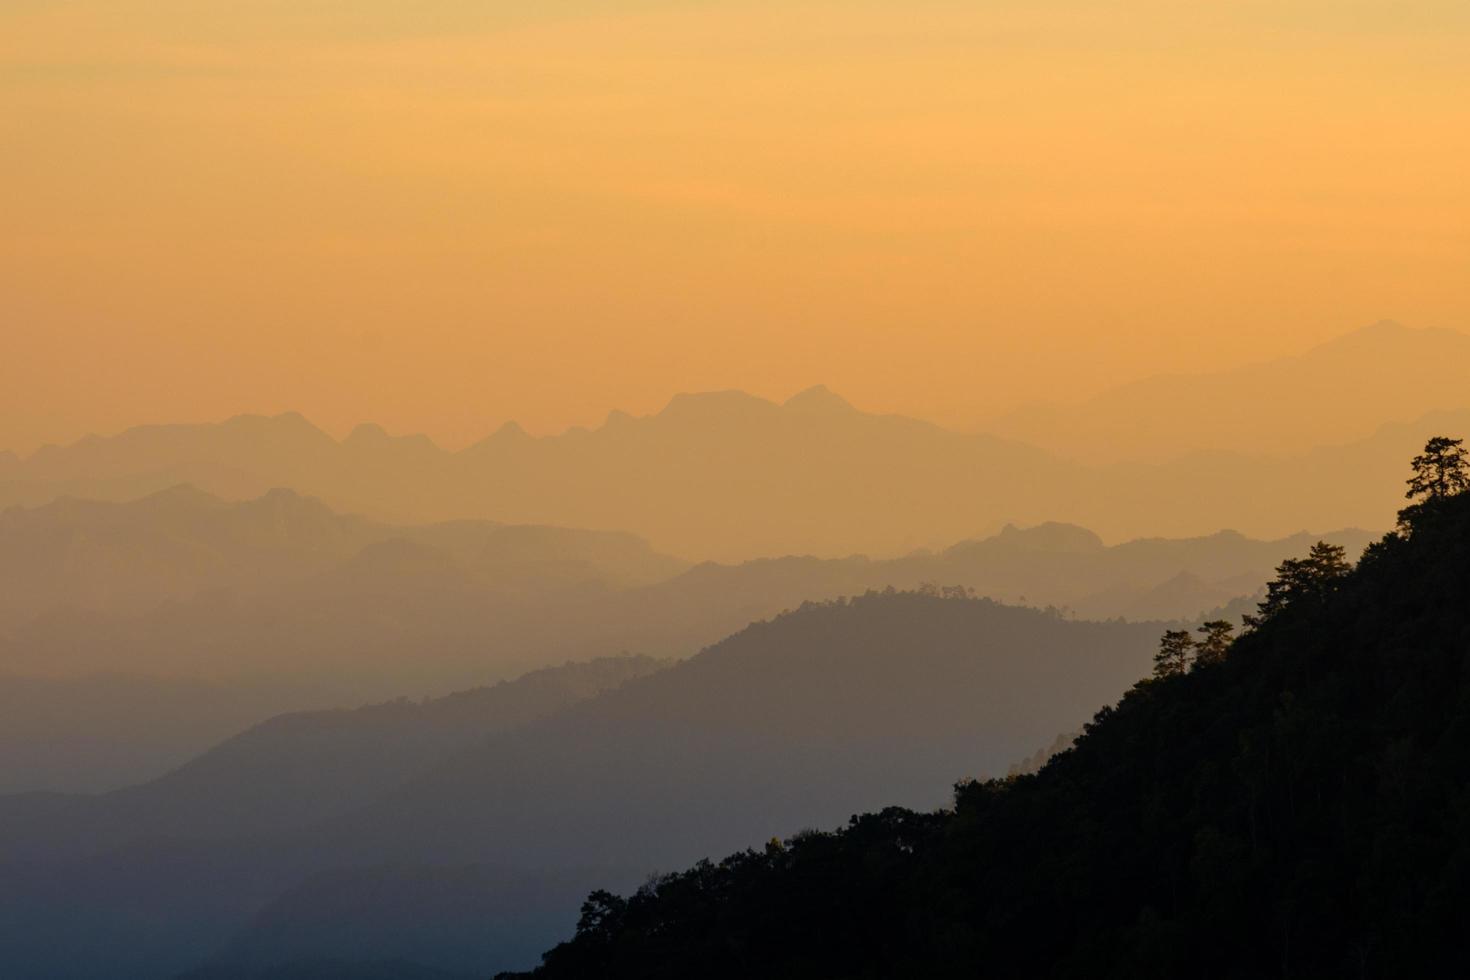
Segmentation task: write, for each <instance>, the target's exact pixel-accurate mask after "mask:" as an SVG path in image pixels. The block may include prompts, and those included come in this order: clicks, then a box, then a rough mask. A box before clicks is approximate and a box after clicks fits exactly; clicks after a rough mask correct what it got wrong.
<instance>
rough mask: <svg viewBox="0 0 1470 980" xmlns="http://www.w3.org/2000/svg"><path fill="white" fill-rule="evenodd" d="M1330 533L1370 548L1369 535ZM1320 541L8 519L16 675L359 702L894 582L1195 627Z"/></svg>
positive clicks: (288, 511)
mask: <svg viewBox="0 0 1470 980" xmlns="http://www.w3.org/2000/svg"><path fill="white" fill-rule="evenodd" d="M1327 537H1328V538H1329V539H1330V540H1332V541H1334V542H1337V543H1340V544H1342V545H1344V546H1346V547H1348V548H1350V549H1351V550H1353V551H1354V552H1356V551H1357V550H1360V549H1361V547H1362V546H1363V545H1364V544H1365V543H1366V542H1367V541H1368V539H1369V535H1368V534H1367V533H1366V532H1360V531H1353V530H1346V531H1340V532H1333V533H1330V534H1328V535H1327ZM1311 540H1313V538H1309V537H1308V536H1307V535H1295V536H1292V537H1289V538H1283V539H1278V540H1272V541H1256V540H1251V539H1248V538H1245V537H1244V536H1242V535H1239V534H1236V533H1234V532H1220V533H1217V534H1214V535H1210V536H1208V537H1204V538H1198V539H1154V540H1139V541H1131V542H1126V543H1124V544H1120V545H1113V546H1108V545H1105V544H1104V543H1103V542H1102V541H1101V539H1100V538H1099V537H1098V536H1097V535H1096V534H1094V533H1092V532H1091V531H1088V530H1086V529H1084V528H1081V527H1077V526H1074V525H1067V524H1061V523H1057V522H1049V523H1046V524H1042V525H1038V526H1036V527H1033V528H1027V529H1021V528H1018V527H1015V526H1014V525H1008V526H1007V527H1006V528H1003V529H1002V530H1001V532H1000V533H999V534H997V535H993V536H991V537H989V538H984V539H979V540H969V541H963V542H961V543H959V544H956V545H953V546H951V547H949V548H947V549H945V550H943V551H940V552H937V553H929V554H921V553H916V554H913V555H910V556H907V557H904V558H896V559H887V560H879V559H869V558H865V557H861V556H855V557H849V558H841V559H822V558H815V557H810V556H788V557H783V558H769V559H760V560H755V561H751V562H746V563H740V564H735V565H722V564H717V563H701V564H700V565H698V566H694V567H687V568H686V566H685V565H684V564H683V563H681V562H678V561H677V560H674V559H670V558H668V557H666V556H663V555H660V554H659V553H657V552H655V551H653V550H652V549H651V548H650V547H649V546H648V545H647V544H646V543H645V542H643V541H642V540H640V539H638V538H637V537H634V536H632V535H626V534H618V533H614V532H601V531H582V530H575V529H565V528H554V527H542V526H519V525H501V524H495V523H493V522H477V521H457V522H448V523H443V524H433V525H420V526H395V525H387V524H382V523H379V522H374V521H370V520H367V519H365V518H360V517H355V516H351V515H341V514H337V513H335V512H334V511H332V510H331V509H330V508H328V507H327V506H326V505H324V504H323V503H321V502H320V501H317V500H314V499H311V498H305V497H302V496H300V495H299V494H296V493H294V492H292V491H286V490H275V491H271V492H270V493H268V494H266V495H264V496H263V497H261V498H258V499H256V500H251V501H243V502H227V501H223V500H220V499H219V498H216V497H213V496H210V495H208V494H205V493H203V492H201V491H198V490H194V489H192V488H183V487H178V488H171V489H169V490H165V491H161V492H159V493H157V494H154V495H151V496H149V497H145V498H142V499H140V500H137V501H132V502H128V503H98V502H87V501H78V500H72V499H64V500H60V501H56V502H53V503H52V504H48V505H45V506H42V507H38V508H34V509H17V508H12V509H11V510H9V511H6V512H4V513H3V514H0V581H4V582H6V583H7V584H8V586H9V588H8V590H6V591H5V592H4V593H3V594H0V670H4V671H9V672H11V673H14V674H18V675H31V676H49V677H58V678H59V677H77V676H83V675H87V674H93V673H117V672H127V673H139V672H142V673H149V674H155V675H159V676H174V677H179V676H182V677H193V678H197V679H201V680H209V681H214V682H220V681H232V680H237V679H249V680H251V682H252V683H255V682H266V681H268V682H270V683H274V684H278V685H285V686H287V687H291V688H296V689H307V690H312V691H316V692H317V693H318V696H320V697H322V698H324V699H325V700H323V701H321V702H318V703H323V704H351V703H363V702H366V701H373V700H380V699H382V698H385V697H393V696H396V695H400V694H412V695H414V696H420V695H425V694H431V693H436V692H442V691H445V690H454V689H458V688H462V687H467V686H472V685H476V684H483V683H487V682H490V681H494V680H496V679H499V678H503V677H507V676H511V675H514V674H517V673H521V672H524V671H526V670H530V669H533V668H535V667H540V666H546V665H548V664H554V663H560V662H564V661H566V660H569V659H571V660H584V659H588V658H592V657H599V656H606V655H611V654H617V653H620V652H622V651H636V652H640V653H647V654H651V655H654V656H676V657H677V656H687V655H688V654H690V653H691V652H692V651H694V650H697V649H699V648H701V647H702V646H705V645H707V644H709V643H712V642H714V641H715V640H717V639H719V638H720V637H721V636H724V635H728V634H729V633H732V632H734V631H736V630H739V629H740V628H742V627H743V626H745V625H746V624H748V623H750V622H752V621H754V620H759V619H763V618H766V617H769V616H772V615H774V614H776V613H779V612H780V611H782V610H783V609H790V608H794V607H795V606H797V605H799V604H800V603H802V602H804V601H807V600H822V599H833V598H836V597H838V596H843V595H855V594H860V593H862V592H865V591H868V590H872V589H883V588H887V587H890V586H892V587H897V588H905V589H912V588H918V587H920V586H922V585H924V584H925V583H931V584H934V585H946V586H953V585H961V586H966V587H969V588H971V589H973V590H975V591H976V592H979V593H980V594H983V595H988V596H990V597H992V598H995V599H1000V600H1005V601H1009V602H1014V603H1024V604H1030V605H1033V606H1047V605H1052V606H1057V607H1066V608H1067V609H1068V610H1070V614H1072V615H1076V616H1080V617H1083V618H1104V619H1105V618H1111V617H1115V616H1125V617H1127V618H1129V619H1134V620H1148V619H1157V620H1173V619H1190V618H1193V617H1195V616H1197V615H1198V614H1200V613H1201V612H1203V611H1205V610H1207V609H1210V608H1213V607H1216V606H1219V605H1222V604H1224V603H1226V602H1228V601H1230V600H1231V599H1233V598H1236V597H1237V596H1241V595H1248V594H1250V593H1252V592H1254V591H1256V590H1257V589H1258V588H1260V587H1261V585H1262V584H1263V583H1264V582H1265V580H1266V579H1267V578H1268V577H1269V575H1270V572H1271V570H1272V569H1273V568H1274V567H1275V565H1276V564H1277V563H1278V562H1280V561H1281V560H1282V559H1283V558H1285V557H1288V556H1289V555H1291V554H1295V553H1299V552H1302V551H1304V550H1305V548H1306V547H1307V546H1308V545H1309V544H1310V541H1311ZM300 703H301V702H300V701H299V700H296V699H294V696H293V699H292V700H290V701H288V702H285V703H283V705H282V707H283V708H284V707H287V706H294V705H299V704H300ZM58 734H60V733H58Z"/></svg>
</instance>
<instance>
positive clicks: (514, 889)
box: [0, 592, 1157, 978]
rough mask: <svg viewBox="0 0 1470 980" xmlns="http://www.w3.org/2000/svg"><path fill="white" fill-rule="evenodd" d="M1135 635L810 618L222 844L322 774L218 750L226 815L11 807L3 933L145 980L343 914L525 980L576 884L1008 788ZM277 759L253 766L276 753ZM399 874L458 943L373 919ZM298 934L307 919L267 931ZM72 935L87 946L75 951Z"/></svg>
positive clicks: (431, 929)
mask: <svg viewBox="0 0 1470 980" xmlns="http://www.w3.org/2000/svg"><path fill="white" fill-rule="evenodd" d="M1156 632H1157V628H1156V627H1155V626H1152V625H1132V624H1125V623H1088V622H1076V621H1069V620H1066V619H1063V618H1062V617H1060V616H1058V615H1055V614H1047V613H1044V612H1040V611H1036V610H1031V609H1023V608H1014V607H1007V606H1003V605H1000V604H997V603H994V602H990V601H986V600H979V599H971V598H962V597H957V596H953V595H952V596H950V597H945V596H943V595H940V594H918V593H897V592H895V593H891V594H874V595H869V596H864V597H860V598H857V599H850V600H845V601H842V602H833V603H824V604H813V605H808V606H806V607H804V608H800V609H798V610H796V611H794V612H792V613H789V614H787V615H784V616H781V617H778V618H776V619H774V620H771V621H769V622H766V623H761V624H757V625H754V626H751V627H749V628H748V629H746V630H743V631H742V632H740V633H739V634H736V635H735V636H732V637H730V638H729V639H727V640H725V641H723V642H721V643H719V644H716V645H715V646H713V647H711V648H709V649H708V650H705V651H703V652H702V653H700V654H699V655H697V656H695V657H692V658H690V659H688V660H687V661H683V662H681V663H677V664H675V665H673V666H672V667H669V668H668V669H666V670H661V671H658V672H656V673H653V674H651V675H649V676H646V677H641V678H635V679H632V680H629V681H627V682H626V683H624V684H623V685H622V686H620V687H618V688H617V689H615V690H611V691H608V692H606V693H604V694H602V695H600V696H598V697H595V698H592V699H591V700H587V701H584V702H581V703H580V704H577V705H573V706H570V707H568V708H566V709H564V710H562V711H559V712H557V713H555V714H551V715H548V716H547V717H545V718H543V719H541V720H539V721H533V722H530V723H528V724H524V725H520V726H518V727H515V728H513V729H510V730H506V731H501V732H497V733H492V734H489V735H487V736H486V737H485V738H483V739H482V740H480V741H478V742H477V743H474V744H470V745H468V746H466V747H465V748H464V749H463V750H461V751H459V752H457V753H456V754H454V755H452V756H451V757H449V758H447V759H446V760H444V761H443V762H442V763H440V764H439V765H437V766H435V767H433V768H431V769H429V770H427V771H424V772H422V773H421V774H419V775H418V776H416V777H413V778H411V779H409V780H407V781H406V782H404V783H402V785H399V786H397V787H395V786H393V785H390V781H389V780H387V779H384V780H383V785H382V786H381V789H380V792H379V793H378V794H377V795H376V798H374V799H372V800H370V801H368V802H366V803H363V804H362V805H361V806H359V807H357V808H356V809H355V810H353V811H352V812H350V813H347V814H344V815H341V816H338V817H333V818H330V819H326V820H323V821H322V822H319V823H317V824H314V825H313V826H311V827H308V828H304V829H300V828H298V829H290V830H282V831H279V832H274V833H269V834H259V833H255V834H250V835H248V836H241V834H240V833H239V830H240V828H239V825H238V824H237V823H234V822H233V821H232V820H231V819H230V818H229V817H228V810H229V807H230V806H239V805H245V804H246V803H248V805H249V806H251V807H258V806H264V805H267V803H268V802H269V801H270V800H271V799H272V798H273V797H283V798H284V797H293V796H295V797H298V798H299V799H303V800H304V799H310V798H311V797H310V794H312V793H315V792H316V791H315V789H314V788H312V787H311V786H309V785H305V786H304V785H303V779H306V780H308V781H309V778H310V774H311V773H313V772H316V773H318V774H319V778H321V779H322V780H323V781H324V782H328V783H330V781H331V779H333V778H335V777H334V776H332V775H330V774H329V773H328V772H327V771H326V769H325V763H324V764H323V766H315V765H311V764H309V763H308V764H307V765H306V766H305V767H304V769H305V770H306V771H305V773H303V774H298V773H296V772H294V771H292V770H291V769H289V768H287V769H286V770H284V771H282V770H280V769H277V770H275V772H274V774H272V771H271V770H270V769H269V768H267V769H266V770H264V771H262V772H259V773H257V772H255V771H253V770H252V769H248V768H247V769H239V768H235V769H231V770H221V769H219V768H218V764H219V763H222V762H225V761H228V757H229V755H231V754H232V753H228V752H226V753H222V754H220V755H217V756H216V758H215V759H214V760H213V761H211V762H210V763H209V769H210V770H212V771H214V772H221V773H222V772H227V771H228V772H233V773H235V777H234V778H235V782H236V784H235V785H232V784H231V782H230V781H229V780H225V779H214V778H212V779H211V780H207V781H202V782H201V781H199V780H194V781H193V782H192V783H191V784H190V785H192V786H196V787H198V786H203V787H204V788H208V789H209V790H210V793H211V794H214V793H217V794H219V795H212V796H210V799H213V800H216V801H218V802H219V803H220V804H223V805H220V806H217V807H216V809H214V810H213V811H211V810H210V809H208V808H201V804H199V803H198V802H197V798H196V797H190V796H185V797H173V796H172V790H171V791H170V793H169V794H165V793H162V792H161V790H162V789H164V788H165V787H164V786H162V785H160V786H157V787H155V788H153V789H150V790H148V792H147V794H146V799H145V797H144V796H138V797H137V799H138V800H139V802H138V804H137V807H136V812H137V815H138V817H139V819H138V820H137V822H135V823H133V824H131V826H132V828H133V829H132V830H131V831H130V833H129V835H128V836H127V839H122V838H121V837H120V835H119V833H118V832H117V831H116V829H115V826H112V825H109V822H103V823H97V824H93V825H91V826H90V827H89V826H87V825H85V824H82V825H78V824H75V823H71V822H69V820H70V818H68V819H67V820H63V819H62V818H61V817H60V816H59V815H57V814H56V813H54V812H53V813H46V812H44V811H38V810H37V809H34V808H33V809H32V810H30V811H29V812H28V813H27V812H22V813H20V814H19V815H17V816H16V817H15V819H14V820H13V821H12V822H11V823H10V825H9V826H10V828H11V829H10V832H9V833H6V832H5V831H4V830H0V853H3V854H4V855H5V856H6V860H7V863H6V864H4V866H0V928H4V929H8V930H9V932H8V933H7V934H6V936H5V939H6V942H7V944H8V947H7V948H8V950H9V952H10V959H11V960H12V962H15V963H18V964H22V965H23V966H24V967H25V971H24V972H25V975H27V976H30V977H36V978H44V977H84V976H88V975H95V971H97V970H98V969H100V968H101V965H102V964H104V963H105V965H106V968H107V970H108V975H109V976H111V977H114V978H124V977H156V976H159V975H164V974H166V973H167V972H168V971H169V970H182V969H185V968H188V967H191V966H194V965H196V964H197V963H198V962H199V961H200V960H201V959H202V958H203V956H204V953H205V952H208V951H210V950H211V949H213V950H225V953H224V954H222V955H224V956H225V957H226V962H216V963H215V964H214V965H215V966H218V967H223V966H227V965H228V960H229V959H231V958H235V959H238V960H239V961H241V962H249V963H254V964H264V965H267V966H268V965H270V964H272V963H277V962H281V961H284V960H286V959H291V958H302V957H304V958H310V959H325V960H332V959H341V958H344V957H348V958H350V957H351V956H352V955H355V953H356V947H354V946H352V944H351V943H350V942H348V940H347V939H346V938H344V937H350V936H352V935H353V930H352V929H351V928H350V924H351V923H352V922H355V921H371V922H374V923H377V925H375V927H374V930H373V939H372V943H371V946H372V951H371V956H372V958H374V959H381V960H392V959H395V958H400V957H404V956H407V955H408V954H410V953H411V954H413V956H412V958H414V959H416V960H419V961H420V962H424V963H426V965H428V966H433V967H438V968H443V969H454V970H475V971H479V972H480V973H482V974H484V973H487V972H489V971H491V970H494V969H504V968H507V967H513V966H518V965H529V963H530V962H532V961H533V960H534V955H535V952H536V951H537V950H539V949H542V948H545V945H547V944H549V942H550V941H551V940H553V939H554V938H555V937H556V936H557V935H558V934H560V933H562V932H563V931H564V930H565V929H566V928H567V927H568V926H569V925H570V924H571V922H572V921H573V920H574V919H575V916H576V907H577V903H578V900H579V897H580V895H582V894H585V892H586V890H587V889H588V888H590V887H593V886H595V885H615V886H625V885H628V884H632V883H636V882H637V881H638V880H640V879H641V878H642V877H643V876H645V875H646V874H647V873H648V872H650V871H652V870H654V869H658V868H667V867H671V866H677V865H678V864H681V863H684V862H687V861H689V860H692V859H694V858H695V857H697V856H698V855H700V854H704V853H707V852H709V851H711V850H719V849H728V848H731V847H738V846H744V845H746V844H750V843H754V842H757V841H761V840H765V839H767V838H769V837H770V836H771V835H773V834H776V833H781V832H783V831H784V830H786V829H788V828H790V827H793V826H795V827H801V826H821V825H824V824H828V823H831V822H833V821H836V820H840V819H842V818H843V817H845V816H846V815H847V814H849V813H851V812H854V811H855V810H860V809H864V808H868V807H872V806H876V805H879V804H882V803H885V802H888V801H894V800H897V801H901V802H905V803H908V804H910V805H914V806H932V805H935V804H937V803H938V802H940V801H941V800H942V799H943V797H944V795H945V794H944V787H945V786H946V785H948V781H949V780H950V779H952V778H953V776H954V774H955V773H966V772H968V773H973V774H976V775H980V774H983V773H986V772H1003V771H1005V769H1006V768H1007V767H1008V766H1009V765H1010V764H1011V763H1013V762H1014V761H1016V760H1018V759H1020V758H1023V757H1025V756H1027V755H1030V754H1031V753H1033V752H1034V751H1035V750H1036V749H1038V748H1040V747H1042V746H1045V745H1048V744H1050V743H1051V742H1052V741H1053V740H1054V739H1055V737H1056V735H1057V734H1058V733H1059V732H1064V731H1072V730H1075V729H1076V727H1077V726H1078V724H1079V723H1080V722H1081V721H1082V720H1084V719H1085V718H1087V717H1088V716H1089V715H1090V713H1091V706H1092V705H1095V704H1096V703H1098V702H1099V701H1102V700H1105V699H1107V698H1108V697H1109V696H1111V694H1112V692H1116V691H1117V690H1120V689H1122V688H1123V687H1125V686H1126V685H1127V683H1128V682H1129V681H1130V680H1131V679H1132V678H1134V677H1136V676H1137V675H1138V673H1139V672H1140V671H1142V670H1143V669H1145V668H1146V665H1147V663H1148V662H1149V657H1150V655H1151V648H1152V643H1153V638H1154V636H1155V634H1156ZM280 734H282V735H283V736H284V735H288V734H289V732H287V731H286V730H285V729H282V731H281V733H280ZM290 744H291V743H290V742H289V740H288V741H282V742H280V743H279V745H278V747H277V748H276V749H274V750H272V753H271V754H270V755H269V756H268V757H269V758H274V759H290V758H291V757H292V756H293V755H294V754H295V753H293V752H292V751H290V749H289V748H288V746H289V745H290ZM301 755H302V757H303V758H304V759H306V760H311V759H323V758H326V757H323V756H321V755H320V754H318V753H307V752H305V751H303V752H302V753H301ZM388 759H389V760H391V756H389V757H388ZM205 761H206V760H201V763H203V762H205ZM365 771H367V772H371V771H372V770H371V768H370V767H369V768H368V769H367V770H365ZM187 772H188V769H187V768H186V770H182V771H181V775H182V774H186V773H187ZM283 776H284V777H286V778H281V777H283ZM242 782H243V783H244V784H245V785H244V786H243V787H242V786H241V785H238V784H239V783H242ZM211 787H212V788H211ZM140 792H141V791H140ZM190 792H191V793H192V792H193V790H190ZM127 796H128V794H123V795H121V796H120V797H119V798H120V799H126V798H127ZM181 798H182V799H185V800H186V801H187V805H186V806H182V805H179V804H178V803H177V802H170V800H171V799H173V800H175V801H177V800H178V799H181ZM252 798H254V799H253V800H252ZM269 805H272V806H274V805H275V804H273V803H272V804H269ZM292 805H293V806H295V805H296V804H294V803H293V804H292ZM176 807H178V808H177V809H176ZM211 812H213V813H224V814H226V816H225V817H220V818H216V817H214V816H210V814H211ZM117 820H118V821H119V822H121V818H117ZM453 869H461V870H462V871H463V872H464V873H462V874H461V873H458V872H454V870H453ZM326 872H331V874H330V875H328V876H327V877H320V876H321V875H322V874H324V873H326ZM395 881H396V882H401V883H402V885H403V887H404V888H407V889H409V890H410V891H411V893H412V894H413V895H414V899H413V901H412V902H409V903H407V907H412V908H421V909H423V910H430V909H442V908H445V907H446V903H447V904H449V905H453V904H454V903H456V902H460V901H469V900H470V898H473V897H474V896H480V897H479V898H474V901H475V902H477V903H479V904H478V905H476V906H475V907H474V908H465V909H462V910H461V913H460V914H457V915H456V917H455V918H454V919H453V921H454V922H456V923H460V924H463V923H466V922H469V923H473V924H474V926H475V927H474V928H473V929H469V928H461V927H459V926H456V927H455V928H453V929H449V928H448V926H446V925H445V924H444V920H440V919H437V918H425V917H423V916H414V915H412V914H407V913H405V914H404V915H401V916H395V915H393V914H388V913H387V912H385V911H384V909H385V908H388V909H392V908H398V909H403V908H405V907H406V906H405V903H404V901H403V898H402V895H403V894H404V893H403V892H402V891H400V890H399V888H397V887H394V886H392V885H390V884H387V882H395ZM446 890H447V891H446ZM453 896H460V898H454V897H453ZM425 915H427V911H426V912H425ZM252 919H253V920H255V922H256V928H255V929H247V926H248V925H249V924H250V922H251V921H252ZM300 922H313V923H316V924H317V926H318V928H313V929H311V930H305V932H306V934H305V935H303V934H302V930H294V929H292V928H289V926H290V925H291V924H292V923H300ZM394 922H397V923H398V926H397V927H396V929H395V927H394V926H393V923H394ZM333 923H335V925H334V924H333ZM5 924H8V925H5ZM448 933H453V941H451V940H450V939H449V938H446V937H447V934H448ZM83 934H84V935H88V936H91V937H95V938H94V939H93V941H92V942H91V943H88V944H77V943H75V942H73V941H71V940H72V939H74V938H75V937H76V936H78V935H83ZM232 936H233V937H234V940H233V942H229V940H230V938H231V937H232ZM435 936H437V937H438V943H437V945H436V943H435V942H434V941H433V940H432V937H435ZM344 943H346V944H347V945H346V948H344V945H343V944H344ZM425 950H428V951H429V953H431V954H434V955H433V957H432V958H426V957H425V956H424V955H422V954H424V951H425ZM436 950H437V952H436ZM89 971H90V972H89Z"/></svg>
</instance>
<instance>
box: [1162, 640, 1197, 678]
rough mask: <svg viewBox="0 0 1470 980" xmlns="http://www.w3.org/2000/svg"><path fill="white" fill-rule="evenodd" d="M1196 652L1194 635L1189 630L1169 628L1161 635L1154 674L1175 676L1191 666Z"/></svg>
mask: <svg viewBox="0 0 1470 980" xmlns="http://www.w3.org/2000/svg"><path fill="white" fill-rule="evenodd" d="M1193 653H1194V637H1192V636H1190V635H1189V630H1168V631H1166V632H1165V633H1164V635H1163V636H1161V637H1159V652H1158V653H1156V654H1154V676H1155V677H1174V676H1177V675H1179V674H1182V673H1184V671H1185V670H1186V669H1188V667H1189V661H1190V656H1191V654H1193Z"/></svg>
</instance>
